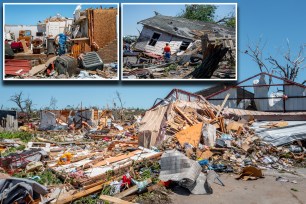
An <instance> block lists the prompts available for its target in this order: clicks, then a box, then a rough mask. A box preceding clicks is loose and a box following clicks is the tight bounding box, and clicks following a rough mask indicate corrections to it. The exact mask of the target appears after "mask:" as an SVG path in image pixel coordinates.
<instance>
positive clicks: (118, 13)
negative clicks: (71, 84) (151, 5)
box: [2, 2, 121, 82]
mask: <svg viewBox="0 0 306 204" xmlns="http://www.w3.org/2000/svg"><path fill="white" fill-rule="evenodd" d="M80 4H81V5H99V6H103V5H116V6H117V19H116V21H117V25H116V32H117V77H116V78H115V79H69V78H68V79H33V78H28V79H26V78H25V79H15V78H9V79H8V78H5V71H4V70H5V46H4V45H3V47H2V51H3V55H2V60H3V62H2V66H3V68H2V79H3V81H18V82H25V81H78V82H81V81H101V82H107V81H119V80H120V78H119V72H120V66H121V65H120V63H121V61H120V56H119V55H120V54H119V49H120V46H119V44H120V39H119V36H120V30H119V28H120V27H119V24H120V21H119V19H120V18H119V16H120V4H119V3H106V2H105V3H104V2H101V3H80V2H76V3H3V16H2V17H3V20H2V35H3V38H2V42H4V40H5V33H4V30H5V6H6V5H75V6H77V5H80ZM102 60H103V59H102Z"/></svg>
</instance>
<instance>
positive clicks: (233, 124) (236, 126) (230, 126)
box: [226, 121, 243, 131]
mask: <svg viewBox="0 0 306 204" xmlns="http://www.w3.org/2000/svg"><path fill="white" fill-rule="evenodd" d="M239 128H243V123H239V122H236V121H231V122H230V123H228V124H227V127H226V129H227V130H228V131H230V130H233V131H238V130H239Z"/></svg>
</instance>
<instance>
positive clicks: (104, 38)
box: [93, 9, 117, 52]
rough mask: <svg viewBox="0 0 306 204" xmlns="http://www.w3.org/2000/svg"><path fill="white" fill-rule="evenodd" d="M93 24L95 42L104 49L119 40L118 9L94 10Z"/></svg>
mask: <svg viewBox="0 0 306 204" xmlns="http://www.w3.org/2000/svg"><path fill="white" fill-rule="evenodd" d="M93 24H94V25H93V30H94V32H93V38H94V41H95V42H96V44H97V45H98V46H99V47H100V48H103V47H104V46H105V45H107V44H108V43H110V42H112V41H114V40H115V39H116V38H117V9H95V10H93ZM114 52H115V51H114Z"/></svg>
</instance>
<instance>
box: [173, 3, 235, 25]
mask: <svg viewBox="0 0 306 204" xmlns="http://www.w3.org/2000/svg"><path fill="white" fill-rule="evenodd" d="M216 9H217V6H214V5H196V4H192V5H185V9H184V10H183V11H182V12H181V13H180V14H178V17H182V18H187V19H190V20H198V21H205V22H214V23H218V24H222V25H225V26H228V27H232V28H235V26H236V18H235V15H234V12H232V13H231V14H229V15H227V16H225V17H223V18H222V19H220V20H215V19H217V18H218V16H216V15H215V12H216Z"/></svg>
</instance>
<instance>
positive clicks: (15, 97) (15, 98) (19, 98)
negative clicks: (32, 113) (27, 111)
mask: <svg viewBox="0 0 306 204" xmlns="http://www.w3.org/2000/svg"><path fill="white" fill-rule="evenodd" d="M22 95H23V93H22V92H20V93H16V94H14V95H13V96H11V98H10V101H12V102H14V103H16V105H17V106H18V108H19V109H20V111H21V112H24V107H23V103H24V102H25V101H24V100H23V99H22Z"/></svg>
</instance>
